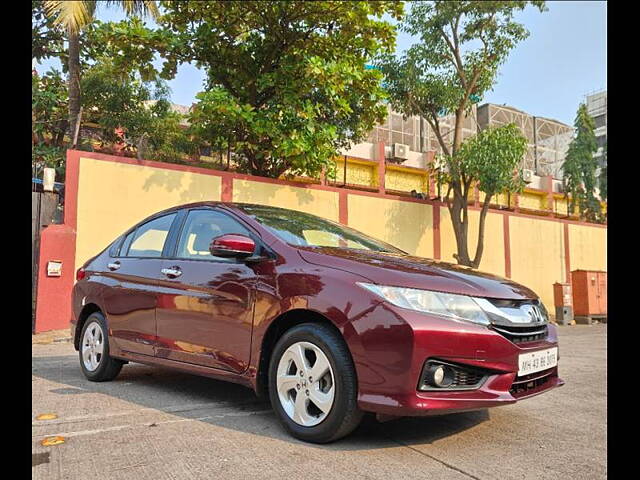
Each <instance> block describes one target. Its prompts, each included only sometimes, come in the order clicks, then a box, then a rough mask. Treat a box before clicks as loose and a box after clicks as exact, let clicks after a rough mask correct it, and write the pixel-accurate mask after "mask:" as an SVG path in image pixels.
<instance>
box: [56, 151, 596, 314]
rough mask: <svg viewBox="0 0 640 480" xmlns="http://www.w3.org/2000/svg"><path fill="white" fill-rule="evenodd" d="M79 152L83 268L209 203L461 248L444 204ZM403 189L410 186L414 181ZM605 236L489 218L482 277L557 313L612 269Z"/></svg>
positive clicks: (430, 246)
mask: <svg viewBox="0 0 640 480" xmlns="http://www.w3.org/2000/svg"><path fill="white" fill-rule="evenodd" d="M76 154H77V155H78V156H79V161H78V165H79V166H78V168H77V170H78V173H77V198H76V211H77V214H76V215H77V216H76V222H75V230H76V249H75V264H76V266H80V265H82V264H83V263H84V262H85V261H86V260H87V259H88V258H90V257H91V256H93V255H95V254H96V253H98V252H99V251H101V250H102V249H103V248H104V247H106V246H107V245H108V244H109V243H110V242H112V241H113V240H114V239H115V238H116V237H117V236H118V235H119V234H121V233H122V232H123V231H124V230H126V229H127V228H129V227H131V226H132V225H134V224H135V223H137V222H139V221H140V220H142V219H143V218H145V217H146V216H149V215H151V214H153V213H155V212H158V211H160V210H162V209H165V208H168V207H171V206H174V205H180V204H185V203H190V202H196V201H204V200H211V201H220V200H223V201H234V202H248V203H258V204H265V205H273V206H279V207H285V208H291V209H294V210H301V211H305V212H308V213H312V214H315V215H319V216H321V217H324V218H328V219H330V220H333V221H341V222H343V223H346V224H348V225H349V226H351V227H353V228H356V229H358V230H361V231H363V232H364V233H367V234H369V235H371V236H373V237H377V238H380V239H382V240H384V241H386V242H389V243H391V244H393V245H396V246H398V247H399V248H401V249H403V250H405V251H407V252H409V253H410V254H414V255H418V256H424V257H430V258H438V259H442V260H443V261H447V262H454V258H453V253H454V252H455V248H456V247H455V238H454V236H453V230H452V228H451V221H450V219H449V212H448V210H447V208H446V206H444V205H443V204H441V203H438V202H428V201H420V200H415V199H408V198H402V197H398V196H393V195H382V194H377V193H367V192H358V191H355V190H348V189H340V188H335V187H324V186H319V185H300V186H298V184H297V183H296V182H283V181H276V180H268V179H260V178H257V177H249V176H246V175H234V174H231V173H229V172H220V171H214V170H205V169H197V168H188V167H178V166H175V165H174V166H171V167H168V166H165V165H163V164H160V163H157V162H145V161H142V162H138V161H135V160H132V159H123V158H121V157H110V156H106V155H99V154H90V153H84V152H76ZM373 177H375V175H373ZM360 178H363V177H360ZM404 181H405V184H406V181H407V180H406V178H405V179H404ZM424 181H426V180H424ZM505 215H506V216H507V219H508V221H507V222H505V219H504V216H505ZM470 216H471V225H470V231H469V239H470V240H469V243H470V245H473V247H472V248H471V251H472V253H473V251H474V250H475V242H476V238H477V225H478V216H479V215H478V210H476V209H470ZM65 223H67V219H66V218H65ZM505 224H506V225H507V226H506V227H505ZM565 230H568V232H565ZM606 232H607V229H606V227H604V226H599V225H590V224H585V223H578V222H571V221H563V220H559V219H553V218H544V217H538V216H527V215H521V214H514V213H513V212H501V211H497V210H491V211H490V212H489V214H488V216H487V223H486V229H485V248H484V255H483V258H482V262H481V265H480V270H483V271H487V272H490V273H494V274H496V275H500V276H503V277H504V276H510V277H511V278H513V279H514V280H515V281H518V282H520V283H523V284H525V285H527V286H528V287H530V288H532V289H533V290H534V291H536V292H537V293H538V294H539V295H540V296H541V298H542V299H543V301H544V302H545V304H546V305H547V307H548V308H549V309H552V307H553V283H555V282H567V281H569V279H568V278H567V273H568V272H569V271H571V270H575V269H578V268H581V269H597V270H606V269H607V258H606V248H607V237H606ZM566 239H568V244H567V243H566ZM567 254H568V255H567ZM567 257H569V258H567Z"/></svg>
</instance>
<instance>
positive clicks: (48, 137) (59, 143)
mask: <svg viewBox="0 0 640 480" xmlns="http://www.w3.org/2000/svg"><path fill="white" fill-rule="evenodd" d="M67 105H68V101H67V88H66V84H65V81H64V79H63V78H62V75H61V73H60V72H58V71H56V70H52V71H50V72H47V73H46V74H44V75H37V74H33V75H32V76H31V135H32V139H31V166H32V169H33V174H34V176H38V175H39V172H41V171H42V168H44V167H52V168H55V169H56V174H57V175H58V176H62V175H63V174H64V134H65V131H66V129H67Z"/></svg>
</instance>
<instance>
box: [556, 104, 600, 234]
mask: <svg viewBox="0 0 640 480" xmlns="http://www.w3.org/2000/svg"><path fill="white" fill-rule="evenodd" d="M574 127H575V136H574V138H573V140H571V143H570V144H569V150H568V151H567V155H566V157H565V161H564V164H563V167H562V168H563V171H564V179H563V183H564V192H565V197H566V198H567V199H568V201H569V209H570V211H571V212H573V211H575V209H576V208H577V209H578V211H579V213H580V217H581V218H582V219H584V220H587V221H590V222H596V221H601V218H602V208H601V206H600V201H599V200H598V198H596V192H595V190H596V187H597V177H596V170H597V168H598V160H597V159H596V158H595V157H594V156H593V155H594V154H595V153H596V151H597V150H598V142H597V140H596V135H595V132H594V130H595V121H594V120H593V118H592V117H591V116H590V115H589V112H588V110H587V106H586V105H585V104H583V103H582V104H580V106H579V107H578V112H577V113H576V119H575V122H574ZM605 175H606V174H605ZM605 190H606V187H605Z"/></svg>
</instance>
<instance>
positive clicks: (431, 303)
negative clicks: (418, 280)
mask: <svg viewBox="0 0 640 480" xmlns="http://www.w3.org/2000/svg"><path fill="white" fill-rule="evenodd" d="M358 285H359V286H361V287H363V288H366V289H367V290H369V291H371V292H373V293H375V294H376V295H379V296H381V297H382V298H384V299H385V300H386V301H388V302H389V303H392V304H393V305H396V306H398V307H402V308H408V309H410V310H416V311H418V312H425V313H433V314H435V315H443V316H446V317H450V318H454V319H457V320H466V321H469V322H473V323H480V324H482V325H489V317H488V316H487V314H486V313H485V312H484V310H482V308H481V307H480V305H478V304H477V303H476V301H475V299H474V298H473V297H468V296H466V295H456V294H453V293H440V292H432V291H429V290H417V289H415V288H402V287H388V286H384V285H374V284H371V283H359V282H358Z"/></svg>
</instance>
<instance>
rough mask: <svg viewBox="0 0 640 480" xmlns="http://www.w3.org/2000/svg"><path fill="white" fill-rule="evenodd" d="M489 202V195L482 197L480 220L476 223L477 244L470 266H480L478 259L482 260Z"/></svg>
mask: <svg viewBox="0 0 640 480" xmlns="http://www.w3.org/2000/svg"><path fill="white" fill-rule="evenodd" d="M490 202H491V195H489V194H487V195H486V196H485V197H484V203H483V204H482V210H481V211H480V222H479V224H478V245H477V246H476V254H475V257H474V259H473V262H472V264H471V266H472V267H473V268H478V267H479V266H480V260H482V253H483V252H484V226H485V223H486V220H487V212H488V211H489V204H490Z"/></svg>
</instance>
